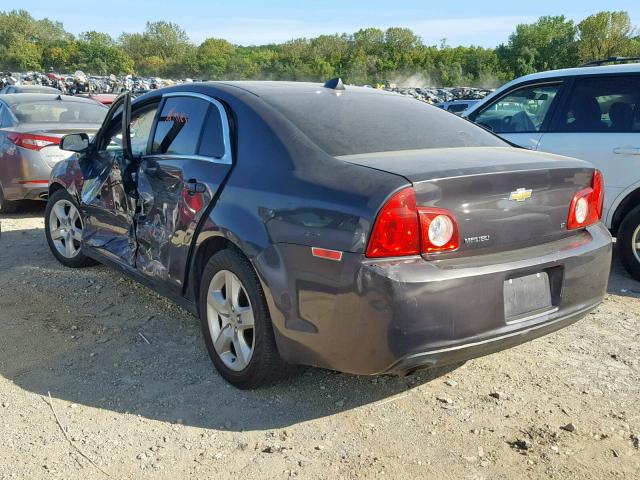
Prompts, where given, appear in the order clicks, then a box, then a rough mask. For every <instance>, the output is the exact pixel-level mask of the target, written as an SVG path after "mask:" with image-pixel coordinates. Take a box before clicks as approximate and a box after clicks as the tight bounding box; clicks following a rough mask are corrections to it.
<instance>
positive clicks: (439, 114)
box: [263, 88, 507, 156]
mask: <svg viewBox="0 0 640 480" xmlns="http://www.w3.org/2000/svg"><path fill="white" fill-rule="evenodd" d="M323 90H324V89H322V90H318V91H317V92H313V93H307V92H305V93H299V92H292V93H288V94H270V95H265V96H263V99H264V100H265V101H267V103H269V104H271V105H272V106H274V107H275V108H276V109H277V110H279V111H280V112H281V113H282V114H284V116H285V117H287V118H288V119H289V120H290V121H291V122H292V123H293V124H294V125H295V126H296V127H298V128H299V129H300V130H301V131H302V132H303V133H304V134H305V135H306V136H307V137H308V138H309V139H310V140H311V141H312V142H314V143H315V144H316V145H317V146H318V147H320V148H321V149H322V150H324V151H325V152H327V153H328V154H329V155H333V156H341V155H354V154H359V153H372V152H389V151H397V150H417V149H423V148H453V147H494V146H497V147H504V146H507V144H506V143H505V142H504V141H502V140H501V139H499V138H498V137H496V136H494V135H492V134H491V133H489V132H487V131H485V130H484V129H482V128H480V127H478V126H476V125H474V124H473V123H471V122H469V121H467V120H464V119H462V118H460V117H458V116H457V115H451V114H450V113H448V112H445V111H443V110H442V109H440V108H437V107H434V106H430V105H427V104H426V103H423V102H420V101H418V100H415V99H413V98H408V97H404V96H401V95H397V94H382V93H363V92H359V91H357V90H356V91H353V90H351V91H350V89H349V88H348V89H347V90H346V91H345V92H342V93H340V92H338V93H336V92H325V91H323Z"/></svg>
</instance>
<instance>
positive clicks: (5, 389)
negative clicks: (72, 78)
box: [0, 206, 640, 480]
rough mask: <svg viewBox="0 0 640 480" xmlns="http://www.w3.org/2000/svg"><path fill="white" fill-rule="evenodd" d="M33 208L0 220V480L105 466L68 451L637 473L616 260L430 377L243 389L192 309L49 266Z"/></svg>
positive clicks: (171, 469) (629, 304)
mask: <svg viewBox="0 0 640 480" xmlns="http://www.w3.org/2000/svg"><path fill="white" fill-rule="evenodd" d="M42 214H43V208H42V207H41V206H29V207H27V208H24V209H22V210H21V211H20V212H19V213H18V214H14V215H6V216H2V217H1V221H2V235H1V237H0V403H1V405H0V436H1V439H2V447H1V448H0V479H5V478H7V479H8V478H30V479H33V478H64V479H75V478H78V479H83V480H84V479H87V478H107V477H106V476H105V475H104V474H103V473H101V472H100V471H99V470H98V469H97V468H96V467H95V466H93V465H92V464H91V463H90V462H89V460H87V459H86V458H85V457H83V456H81V455H80V454H79V453H78V450H77V449H76V447H77V448H78V449H79V450H80V451H82V452H83V453H84V454H85V455H86V456H87V457H89V458H90V459H91V460H92V461H93V462H95V464H96V465H98V466H99V467H100V468H101V469H102V470H104V472H106V473H108V474H109V475H110V477H111V478H139V477H149V478H151V477H153V478H182V477H184V478H186V477H187V476H189V475H191V476H194V477H202V478H235V477H237V476H238V475H240V476H241V477H243V478H266V477H269V478H289V477H299V478H327V479H329V478H331V479H332V478H378V477H379V478H452V479H453V478H455V479H459V478H492V479H495V478H498V479H501V478H504V479H511V478H516V477H517V478H524V477H528V478H593V479H602V478H637V477H635V475H637V472H638V471H640V449H639V448H638V447H639V445H638V442H639V441H640V440H639V438H638V437H639V436H640V320H639V319H640V284H638V282H635V281H633V280H631V279H630V278H629V277H628V276H627V275H626V273H624V272H623V271H622V269H621V267H620V266H619V264H618V262H617V260H616V259H614V266H613V272H612V275H611V279H610V284H609V293H608V295H607V297H606V299H605V302H604V304H603V305H601V306H600V307H599V308H598V309H597V310H596V311H595V312H593V313H592V314H591V315H589V316H588V317H587V318H585V319H584V320H582V321H580V322H579V323H577V324H575V325H573V326H571V327H569V328H567V329H565V330H562V331H560V332H558V333H555V334H552V335H550V336H548V337H544V338H541V339H538V340H536V341H534V342H532V343H529V344H525V345H522V346H519V347H517V348H514V349H511V350H508V351H505V352H501V353H498V354H495V355H492V356H489V357H484V358H480V359H476V360H472V361H469V362H467V363H466V364H465V365H463V366H459V367H458V368H452V369H448V371H440V372H439V373H438V374H437V375H435V374H428V373H426V372H420V373H418V374H417V375H414V376H411V377H407V378H397V377H377V378H376V377H374V378H368V377H356V376H351V375H345V374H337V373H334V372H328V371H323V370H317V369H306V370H303V371H302V372H301V373H300V374H299V375H297V376H294V377H292V378H290V379H288V380H286V381H284V382H281V383H279V384H277V385H276V386H273V387H271V388H265V389H261V390H257V391H253V392H244V391H239V390H236V389H234V388H232V387H230V386H229V385H228V384H226V383H225V382H224V381H223V380H222V379H221V377H219V376H218V375H217V374H216V373H215V371H214V370H213V367H212V365H211V362H210V360H209V357H208V356H207V353H206V350H205V348H204V345H203V341H202V338H201V335H200V331H199V324H198V320H197V319H196V318H195V317H193V316H192V315H190V314H189V313H187V312H186V311H184V310H181V309H180V308H179V307H176V306H175V305H174V304H173V303H171V302H170V301H168V300H165V299H164V298H162V297H159V296H157V295H156V294H154V293H153V292H151V291H150V290H148V289H147V288H145V287H143V286H140V285H138V284H137V283H134V282H133V281H130V280H128V279H125V278H124V277H122V275H121V274H120V273H118V272H116V271H114V270H110V269H107V268H105V267H94V268H89V269H83V270H70V269H65V268H64V267H62V266H60V265H59V264H58V263H57V262H56V261H55V259H54V258H53V256H52V255H51V254H50V253H49V250H48V248H47V246H46V242H45V238H44V232H43V220H42ZM48 392H50V393H51V399H52V404H53V409H52V408H51V407H50V405H49V404H48V400H49V397H48ZM54 411H55V413H56V414H57V416H58V419H59V422H60V425H61V426H62V427H63V428H66V430H67V435H68V440H67V439H66V438H65V436H64V435H63V433H62V431H61V429H60V428H61V427H60V426H59V425H58V423H57V422H56V418H55V416H54ZM562 427H564V428H562ZM71 443H73V445H75V447H74V446H72V445H71Z"/></svg>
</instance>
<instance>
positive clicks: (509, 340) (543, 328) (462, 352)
mask: <svg viewBox="0 0 640 480" xmlns="http://www.w3.org/2000/svg"><path fill="white" fill-rule="evenodd" d="M599 304H600V302H598V303H596V304H594V305H592V306H590V307H587V308H585V309H582V310H578V311H576V312H574V313H572V314H565V315H562V316H560V317H559V318H556V319H554V320H546V321H542V322H539V323H538V324H536V325H534V326H533V327H530V328H526V329H516V330H514V331H512V332H509V333H505V334H504V335H501V336H499V337H494V338H484V339H482V338H481V339H478V340H476V341H473V342H469V343H460V344H457V345H453V346H449V347H445V348H441V349H434V350H426V351H424V352H420V353H414V354H411V355H407V356H406V357H403V358H401V359H400V360H398V361H397V362H396V363H394V364H393V365H391V366H390V367H389V368H388V369H387V370H386V371H385V372H384V373H397V374H401V375H402V374H406V373H408V372H411V371H413V370H415V369H418V368H424V367H439V366H443V365H450V364H453V363H458V362H464V361H466V360H470V359H472V358H477V357H482V356H484V355H489V354H491V353H495V352H499V351H501V350H505V349H507V348H511V347H515V346H517V345H520V344H522V343H525V342H529V341H531V340H534V339H536V338H539V337H542V336H544V335H547V334H549V333H553V332H555V331H557V330H560V329H561V328H564V327H567V326H569V325H571V324H572V323H575V322H577V321H578V320H580V319H581V318H583V317H584V316H585V315H586V314H587V313H589V312H590V311H592V310H593V309H595V308H596V307H597V306H598V305H599Z"/></svg>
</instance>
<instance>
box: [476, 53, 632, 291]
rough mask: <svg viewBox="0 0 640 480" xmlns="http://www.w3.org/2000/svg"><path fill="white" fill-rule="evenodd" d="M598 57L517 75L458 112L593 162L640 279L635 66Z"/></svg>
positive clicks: (514, 138) (614, 228) (608, 211)
mask: <svg viewBox="0 0 640 480" xmlns="http://www.w3.org/2000/svg"><path fill="white" fill-rule="evenodd" d="M599 63H600V62H595V65H594V66H586V67H582V68H571V69H566V70H555V71H549V72H543V73H536V74H533V75H527V76H524V77H521V78H518V79H516V80H513V81H512V82H510V83H507V84H506V85H504V86H503V87H501V88H499V89H498V90H496V91H495V92H494V93H493V94H491V95H489V96H488V97H487V98H485V99H484V100H483V101H482V102H480V103H478V104H476V105H475V106H473V107H472V108H470V109H469V110H468V111H466V112H465V113H464V116H466V117H467V118H468V119H470V120H472V121H474V122H476V123H478V124H480V125H482V126H484V127H486V128H489V129H490V130H492V131H493V132H495V133H496V134H498V135H500V136H501V137H503V138H505V139H507V140H509V141H510V142H513V143H514V144H517V145H520V146H522V147H524V148H528V149H531V150H539V151H543V152H551V153H557V154H560V155H567V156H571V157H575V158H581V159H584V160H588V161H589V162H591V163H593V164H594V165H595V166H596V167H598V168H599V169H600V170H601V171H602V173H603V175H604V182H605V203H604V216H603V219H604V222H605V224H606V225H607V227H608V228H609V229H610V230H611V232H612V233H613V234H614V235H615V236H616V237H617V243H618V249H619V252H620V257H621V259H622V262H623V264H624V266H625V268H626V269H627V270H628V271H629V273H630V274H631V275H633V276H634V277H635V278H636V279H638V280H640V64H639V63H631V64H620V65H607V66H600V65H599Z"/></svg>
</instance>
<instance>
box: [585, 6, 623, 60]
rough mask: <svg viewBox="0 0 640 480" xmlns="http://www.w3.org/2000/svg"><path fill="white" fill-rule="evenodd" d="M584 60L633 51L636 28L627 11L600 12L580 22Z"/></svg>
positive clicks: (621, 54)
mask: <svg viewBox="0 0 640 480" xmlns="http://www.w3.org/2000/svg"><path fill="white" fill-rule="evenodd" d="M578 32H579V35H580V41H579V42H578V55H579V57H580V60H581V61H582V62H588V61H591V60H599V59H604V58H609V57H612V56H624V55H629V54H632V53H633V50H634V41H633V40H632V36H633V34H634V29H633V27H632V25H631V19H630V18H629V14H628V13H627V12H599V13H596V14H595V15H591V16H589V17H587V18H585V19H584V20H583V21H581V22H580V23H579V24H578Z"/></svg>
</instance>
